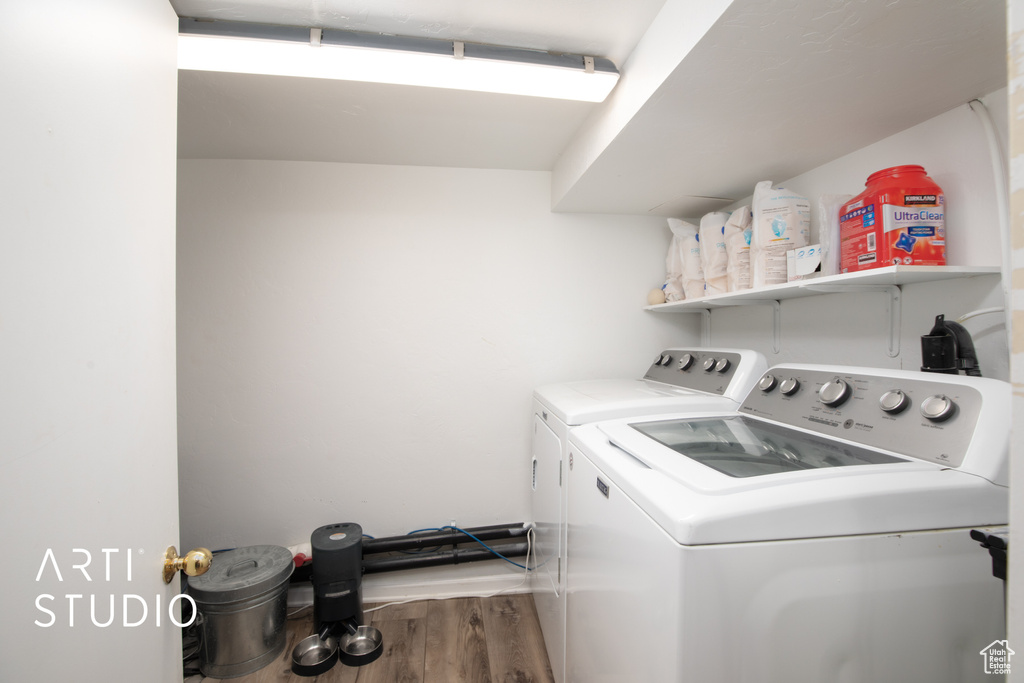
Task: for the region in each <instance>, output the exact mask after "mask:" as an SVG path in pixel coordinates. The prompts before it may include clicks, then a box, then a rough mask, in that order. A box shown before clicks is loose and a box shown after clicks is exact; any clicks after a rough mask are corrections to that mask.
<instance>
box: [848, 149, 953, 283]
mask: <svg viewBox="0 0 1024 683" xmlns="http://www.w3.org/2000/svg"><path fill="white" fill-rule="evenodd" d="M945 219H946V200H945V196H944V195H943V194H942V188H940V187H939V186H938V185H936V184H935V181H933V180H932V179H931V178H929V177H928V176H927V175H925V172H924V167H922V166H893V167H892V168H887V169H884V170H882V171H878V172H877V173H872V174H871V175H870V176H868V181H867V183H866V187H865V189H864V191H863V192H861V193H860V194H859V195H857V196H856V197H854V198H853V199H851V200H850V201H848V202H847V203H846V204H843V207H842V208H841V209H840V211H839V240H840V263H839V266H840V269H841V271H842V272H844V273H854V272H857V271H860V270H868V269H870V268H882V267H884V266H944V265H946V220H945Z"/></svg>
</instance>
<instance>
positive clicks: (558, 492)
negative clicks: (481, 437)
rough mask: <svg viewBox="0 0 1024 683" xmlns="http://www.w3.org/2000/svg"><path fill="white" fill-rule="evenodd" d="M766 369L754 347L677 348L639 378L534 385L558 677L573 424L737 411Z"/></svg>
mask: <svg viewBox="0 0 1024 683" xmlns="http://www.w3.org/2000/svg"><path fill="white" fill-rule="evenodd" d="M766 369H767V362H766V360H765V358H764V356H762V355H761V354H760V353H757V352H755V351H748V350H742V349H709V348H673V349H668V350H666V351H663V352H662V353H660V354H658V355H657V356H656V357H655V359H654V361H653V362H652V363H651V366H650V367H649V368H648V369H647V372H646V373H645V374H644V376H643V377H642V378H640V379H613V380H588V381H579V382H568V383H561V384H550V385H546V386H542V387H540V388H538V389H537V390H536V391H535V392H534V398H533V437H532V451H531V452H532V482H531V491H532V505H533V519H534V524H535V534H536V536H535V539H536V551H537V553H536V557H537V560H536V563H535V565H534V568H533V569H534V571H533V572H532V573H531V588H532V590H533V595H534V602H535V603H536V606H537V614H538V617H539V620H540V624H541V630H542V632H543V634H544V641H545V645H546V647H547V650H548V656H549V658H550V660H551V669H552V672H553V673H554V676H555V681H556V683H563V682H564V680H565V615H566V603H565V577H566V569H567V566H568V563H569V562H570V561H571V560H570V558H569V557H567V555H566V552H565V533H566V531H565V514H566V504H567V496H568V486H567V481H566V479H565V474H566V469H565V464H564V463H565V459H566V456H567V448H568V433H569V429H570V428H571V427H574V426H577V425H582V424H587V423H590V422H595V421H598V420H608V419H611V418H615V417H628V416H637V415H651V414H658V413H664V412H673V411H679V410H697V409H708V410H731V409H734V408H735V407H736V406H737V405H738V404H739V402H740V400H742V398H743V397H744V396H745V395H746V394H747V391H748V390H749V389H750V387H751V386H753V384H754V383H755V382H756V381H757V380H758V379H759V378H760V377H761V375H762V373H763V372H764V371H765V370H766Z"/></svg>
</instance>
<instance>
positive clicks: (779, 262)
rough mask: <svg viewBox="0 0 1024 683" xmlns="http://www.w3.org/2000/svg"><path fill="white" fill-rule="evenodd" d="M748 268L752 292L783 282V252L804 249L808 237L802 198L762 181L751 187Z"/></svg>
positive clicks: (808, 219)
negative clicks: (752, 192) (751, 280)
mask: <svg viewBox="0 0 1024 683" xmlns="http://www.w3.org/2000/svg"><path fill="white" fill-rule="evenodd" d="M753 214H754V215H753V227H752V233H751V240H750V266H751V272H752V274H753V286H754V288H755V289H756V288H759V287H764V286H765V285H776V284H780V283H783V282H787V281H788V279H789V277H788V273H787V269H786V252H787V251H789V250H790V249H795V248H797V247H805V246H807V244H808V243H809V242H810V236H811V203H810V202H809V201H807V198H806V197H802V196H800V195H798V194H796V193H795V192H790V191H789V190H787V189H785V188H782V187H778V188H773V187H772V181H770V180H762V181H761V182H759V183H758V184H757V185H755V186H754V202H753Z"/></svg>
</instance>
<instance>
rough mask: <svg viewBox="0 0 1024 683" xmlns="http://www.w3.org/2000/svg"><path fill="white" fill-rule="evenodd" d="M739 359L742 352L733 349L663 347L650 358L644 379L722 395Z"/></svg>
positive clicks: (739, 361) (733, 374)
mask: <svg viewBox="0 0 1024 683" xmlns="http://www.w3.org/2000/svg"><path fill="white" fill-rule="evenodd" d="M742 362H743V356H742V355H741V354H740V353H736V352H733V351H715V350H708V349H667V350H665V351H663V352H662V353H661V354H659V355H658V357H657V358H655V359H654V362H653V363H651V367H650V368H649V369H648V370H647V374H645V375H644V379H648V380H652V381H654V382H661V383H663V384H671V385H672V386H676V387H682V388H684V389H694V390H696V391H703V392H705V393H708V394H718V395H722V394H724V393H725V392H726V390H727V389H728V388H729V384H730V383H731V382H732V379H733V377H734V376H735V375H736V372H737V369H738V368H739V367H740V364H741V363H742ZM762 367H763V366H762Z"/></svg>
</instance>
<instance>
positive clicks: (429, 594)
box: [288, 562, 531, 612]
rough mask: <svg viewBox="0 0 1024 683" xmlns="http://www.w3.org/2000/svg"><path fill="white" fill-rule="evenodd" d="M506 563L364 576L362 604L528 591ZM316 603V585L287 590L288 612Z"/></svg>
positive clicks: (516, 571) (518, 572) (518, 571)
mask: <svg viewBox="0 0 1024 683" xmlns="http://www.w3.org/2000/svg"><path fill="white" fill-rule="evenodd" d="M503 565H505V563H504V562H502V563H501V564H498V563H497V562H479V563H476V564H465V565H458V566H455V567H428V568H423V569H407V570H401V571H396V572H386V573H381V574H369V575H367V576H364V577H363V603H371V602H375V603H381V602H396V601H401V600H441V599H444V598H462V597H475V596H483V595H491V594H492V593H498V592H502V593H529V592H531V588H530V582H529V581H524V580H523V579H524V578H525V574H524V571H523V570H521V569H516V568H515V567H510V568H508V569H506V566H508V565H505V566H503ZM312 604H313V587H312V586H311V585H310V584H307V583H303V584H297V585H294V586H292V587H291V588H290V590H289V591H288V611H289V612H293V611H295V610H296V609H300V608H302V607H306V606H309V605H312Z"/></svg>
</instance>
